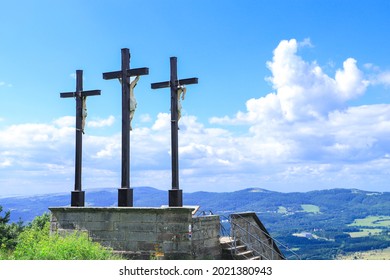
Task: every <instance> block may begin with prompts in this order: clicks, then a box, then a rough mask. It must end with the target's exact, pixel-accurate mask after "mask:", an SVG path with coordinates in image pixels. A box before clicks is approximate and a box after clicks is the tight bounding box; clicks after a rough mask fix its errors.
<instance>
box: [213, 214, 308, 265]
mask: <svg viewBox="0 0 390 280" xmlns="http://www.w3.org/2000/svg"><path fill="white" fill-rule="evenodd" d="M223 220H224V221H228V222H229V224H228V227H227V228H228V230H227V229H226V228H224V226H223V225H222V223H221V229H222V231H221V233H222V234H221V235H223V236H222V237H220V240H219V242H220V247H221V250H222V259H226V260H228V259H230V260H231V259H233V260H285V259H300V258H299V256H298V255H297V254H296V253H295V252H293V251H292V250H290V249H289V248H288V247H287V246H285V245H284V244H282V243H280V242H279V241H277V240H276V239H274V238H272V237H271V235H270V234H269V232H268V231H267V229H266V228H265V227H264V225H263V223H262V222H261V221H260V220H259V218H258V217H257V215H256V213H254V212H245V213H234V214H231V215H229V217H228V218H226V217H224V219H223ZM279 247H280V248H282V249H283V252H282V251H281V250H280V248H279Z"/></svg>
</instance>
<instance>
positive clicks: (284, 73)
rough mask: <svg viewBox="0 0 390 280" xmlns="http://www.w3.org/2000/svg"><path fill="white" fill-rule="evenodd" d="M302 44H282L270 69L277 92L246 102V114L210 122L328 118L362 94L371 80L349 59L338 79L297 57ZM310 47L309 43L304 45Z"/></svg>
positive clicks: (214, 119) (339, 71)
mask: <svg viewBox="0 0 390 280" xmlns="http://www.w3.org/2000/svg"><path fill="white" fill-rule="evenodd" d="M299 45H300V44H299V43H297V41H296V40H295V39H292V40H289V41H287V40H284V41H282V42H280V44H279V45H278V47H277V48H276V49H275V51H274V56H273V59H272V61H269V62H267V67H268V68H269V70H270V71H271V72H272V76H271V77H268V78H267V80H268V81H269V82H271V83H272V86H273V88H274V89H275V92H274V93H269V94H268V95H266V96H264V97H260V98H252V99H250V100H248V101H247V103H246V107H247V112H245V113H243V112H238V113H237V115H236V117H235V118H234V119H230V118H228V117H223V118H212V119H210V122H211V123H225V122H228V123H242V122H249V123H253V122H258V121H267V122H268V121H289V122H295V121H305V120H311V119H321V118H326V117H327V114H328V113H329V112H331V111H333V110H338V109H342V108H344V107H345V106H346V102H347V101H349V100H352V99H354V98H357V97H359V96H360V95H362V94H363V93H364V92H365V90H366V88H367V86H368V81H367V80H365V79H364V76H363V73H362V71H361V70H359V69H358V68H357V65H356V64H357V62H356V60H355V59H353V58H348V59H346V60H345V61H344V63H343V68H342V69H338V70H337V71H336V73H335V77H334V78H332V77H330V76H328V75H327V74H325V73H324V72H323V70H322V68H321V67H320V66H319V65H318V64H317V63H316V62H315V61H314V62H306V61H304V60H303V59H302V58H301V57H300V56H298V55H297V52H298V47H299ZM301 45H303V46H307V45H308V42H307V41H306V43H303V44H301Z"/></svg>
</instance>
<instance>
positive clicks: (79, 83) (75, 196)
mask: <svg viewBox="0 0 390 280" xmlns="http://www.w3.org/2000/svg"><path fill="white" fill-rule="evenodd" d="M92 95H100V90H87V91H83V70H76V91H75V92H62V93H60V96H61V98H69V97H74V98H75V99H76V158H75V183H74V191H72V195H71V206H81V207H82V206H84V204H85V195H84V191H82V188H81V169H82V149H83V130H84V127H83V123H85V117H86V114H85V113H86V112H85V111H84V110H86V108H85V107H84V106H85V99H86V98H87V96H92ZM83 101H84V102H83ZM83 105H84V106H83Z"/></svg>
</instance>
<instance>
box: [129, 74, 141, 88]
mask: <svg viewBox="0 0 390 280" xmlns="http://www.w3.org/2000/svg"><path fill="white" fill-rule="evenodd" d="M138 80H139V76H137V77H136V78H135V79H134V81H132V82H131V84H130V88H134V87H135V86H136V85H137V83H138Z"/></svg>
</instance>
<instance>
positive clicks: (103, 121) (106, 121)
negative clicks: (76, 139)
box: [87, 116, 115, 127]
mask: <svg viewBox="0 0 390 280" xmlns="http://www.w3.org/2000/svg"><path fill="white" fill-rule="evenodd" d="M114 122H115V117H114V116H109V117H108V118H107V119H100V120H94V121H88V122H87V126H88V127H105V126H112V125H113V124H114Z"/></svg>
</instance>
